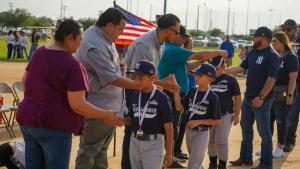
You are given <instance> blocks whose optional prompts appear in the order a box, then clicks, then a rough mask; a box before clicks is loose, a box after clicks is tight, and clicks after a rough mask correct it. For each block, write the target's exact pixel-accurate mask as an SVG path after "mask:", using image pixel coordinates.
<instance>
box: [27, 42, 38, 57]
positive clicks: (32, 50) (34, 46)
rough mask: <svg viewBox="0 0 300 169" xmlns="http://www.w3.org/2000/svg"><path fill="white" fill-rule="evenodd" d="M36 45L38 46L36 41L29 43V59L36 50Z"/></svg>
mask: <svg viewBox="0 0 300 169" xmlns="http://www.w3.org/2000/svg"><path fill="white" fill-rule="evenodd" d="M38 46H39V43H37V42H34V43H32V44H31V48H30V53H29V57H28V60H30V59H31V57H32V55H33V53H34V52H35V51H36V50H37V48H38Z"/></svg>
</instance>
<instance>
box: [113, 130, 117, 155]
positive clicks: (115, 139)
mask: <svg viewBox="0 0 300 169" xmlns="http://www.w3.org/2000/svg"><path fill="white" fill-rule="evenodd" d="M116 145H117V131H115V133H114V155H113V156H114V157H115V156H116Z"/></svg>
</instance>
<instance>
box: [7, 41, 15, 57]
mask: <svg viewBox="0 0 300 169" xmlns="http://www.w3.org/2000/svg"><path fill="white" fill-rule="evenodd" d="M13 49H14V45H13V44H7V60H8V59H10V58H11V55H12V52H13Z"/></svg>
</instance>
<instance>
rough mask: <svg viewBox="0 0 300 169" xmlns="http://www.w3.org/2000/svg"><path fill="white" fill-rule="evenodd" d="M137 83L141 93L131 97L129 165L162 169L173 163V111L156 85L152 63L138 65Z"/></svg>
mask: <svg viewBox="0 0 300 169" xmlns="http://www.w3.org/2000/svg"><path fill="white" fill-rule="evenodd" d="M135 75H136V78H135V80H136V81H137V83H138V85H139V87H140V88H141V91H134V92H133V93H132V94H131V103H130V104H131V106H129V107H128V108H129V116H130V118H127V119H125V123H126V124H128V123H131V124H132V135H131V139H130V148H129V154H130V162H131V168H132V169H161V168H162V166H163V165H164V166H165V167H168V166H170V165H171V164H172V161H173V125H172V112H171V107H170V102H169V98H168V96H166V95H165V94H164V93H163V92H162V91H161V90H159V89H157V88H156V87H155V86H154V81H155V80H156V78H157V76H156V69H155V66H154V65H153V64H152V63H151V62H149V61H145V60H142V61H139V62H137V64H136V65H135ZM164 147H165V151H166V153H165V156H163V155H164Z"/></svg>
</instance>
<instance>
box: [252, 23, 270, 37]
mask: <svg viewBox="0 0 300 169" xmlns="http://www.w3.org/2000/svg"><path fill="white" fill-rule="evenodd" d="M253 36H254V37H259V36H260V37H265V38H268V39H270V40H271V39H272V31H271V30H270V29H269V28H267V27H265V26H263V27H259V28H258V29H256V31H255V33H254V35H253Z"/></svg>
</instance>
